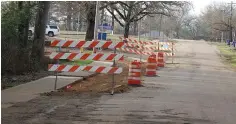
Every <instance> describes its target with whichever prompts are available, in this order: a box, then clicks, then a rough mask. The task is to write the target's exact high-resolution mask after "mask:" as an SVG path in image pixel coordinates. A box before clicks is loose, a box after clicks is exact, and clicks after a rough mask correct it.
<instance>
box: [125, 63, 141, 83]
mask: <svg viewBox="0 0 236 124" xmlns="http://www.w3.org/2000/svg"><path fill="white" fill-rule="evenodd" d="M128 84H129V85H141V63H140V62H138V61H137V60H135V61H133V62H131V64H130V65H129V75H128Z"/></svg>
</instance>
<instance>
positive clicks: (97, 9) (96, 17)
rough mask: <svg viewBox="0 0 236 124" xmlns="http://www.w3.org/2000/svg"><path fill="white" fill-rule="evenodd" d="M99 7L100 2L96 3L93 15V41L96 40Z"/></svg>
mask: <svg viewBox="0 0 236 124" xmlns="http://www.w3.org/2000/svg"><path fill="white" fill-rule="evenodd" d="M99 6H100V1H97V3H96V15H95V25H94V38H93V39H94V40H97V39H98V25H99V17H100V14H99Z"/></svg>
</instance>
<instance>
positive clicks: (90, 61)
mask: <svg viewBox="0 0 236 124" xmlns="http://www.w3.org/2000/svg"><path fill="white" fill-rule="evenodd" d="M92 62H93V60H74V61H69V60H60V64H69V65H88V64H90V63H92Z"/></svg>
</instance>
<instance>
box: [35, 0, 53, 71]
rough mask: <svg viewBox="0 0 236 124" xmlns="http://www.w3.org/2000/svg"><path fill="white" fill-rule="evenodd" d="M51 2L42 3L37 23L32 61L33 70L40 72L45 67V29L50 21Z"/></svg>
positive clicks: (40, 3)
mask: <svg viewBox="0 0 236 124" xmlns="http://www.w3.org/2000/svg"><path fill="white" fill-rule="evenodd" d="M49 7H50V1H40V2H39V8H38V12H37V16H36V22H35V31H34V32H35V33H34V41H33V48H32V53H31V59H32V60H33V63H32V64H33V69H36V70H39V69H41V68H40V67H42V66H43V64H44V63H43V61H42V60H43V57H44V40H45V27H46V23H47V20H48V12H49Z"/></svg>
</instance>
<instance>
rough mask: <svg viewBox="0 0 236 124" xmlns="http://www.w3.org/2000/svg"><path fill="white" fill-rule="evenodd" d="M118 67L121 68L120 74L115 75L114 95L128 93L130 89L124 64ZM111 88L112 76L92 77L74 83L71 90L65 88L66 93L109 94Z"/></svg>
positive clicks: (100, 75) (99, 75)
mask: <svg viewBox="0 0 236 124" xmlns="http://www.w3.org/2000/svg"><path fill="white" fill-rule="evenodd" d="M118 66H120V67H123V72H122V73H121V74H117V75H115V84H116V85H115V93H121V92H125V91H128V90H129V89H130V88H129V86H128V85H127V80H128V66H127V63H126V62H122V63H120V62H119V63H118ZM111 87H112V74H98V75H96V76H94V77H90V78H87V79H85V80H83V81H78V82H75V83H74V84H73V85H72V86H71V88H67V89H66V88H65V89H64V90H66V91H74V92H91V93H100V92H110V91H111Z"/></svg>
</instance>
